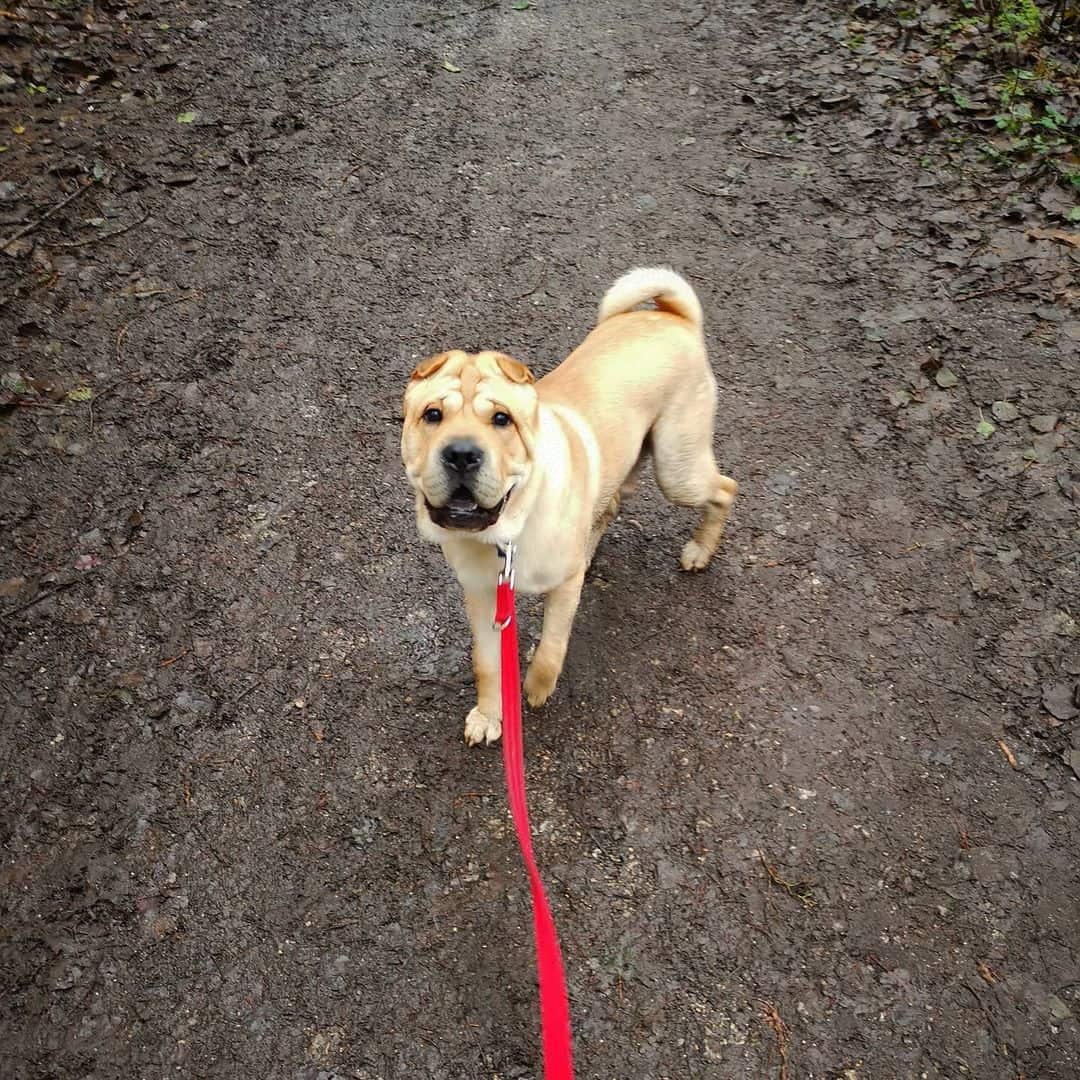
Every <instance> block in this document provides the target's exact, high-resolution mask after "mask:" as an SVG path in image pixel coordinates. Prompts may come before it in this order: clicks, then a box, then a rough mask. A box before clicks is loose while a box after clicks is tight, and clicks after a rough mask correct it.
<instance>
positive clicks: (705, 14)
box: [686, 4, 713, 30]
mask: <svg viewBox="0 0 1080 1080" xmlns="http://www.w3.org/2000/svg"><path fill="white" fill-rule="evenodd" d="M712 13H713V6H712V4H706V5H705V10H704V11H703V12H702V13H701V15H700V16H699V17H698V18H696V19H695V20H694V21H693V22H689V23H687V24H686V29H687V30H696V29H697V28H698V27H699V26H700V25H701V24H702V23H703V22H704V21H705V20H706V19H707V18H708V17H709V16H710V15H711V14H712Z"/></svg>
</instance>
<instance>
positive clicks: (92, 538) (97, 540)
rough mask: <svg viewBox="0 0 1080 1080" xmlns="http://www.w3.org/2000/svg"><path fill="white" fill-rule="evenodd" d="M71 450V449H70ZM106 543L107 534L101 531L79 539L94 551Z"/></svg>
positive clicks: (92, 532) (85, 546) (92, 530)
mask: <svg viewBox="0 0 1080 1080" xmlns="http://www.w3.org/2000/svg"><path fill="white" fill-rule="evenodd" d="M69 449H70V448H69ZM104 543H105V534H104V533H103V532H102V531H101V530H100V529H91V530H90V531H89V532H84V533H83V534H82V535H81V536H80V537H79V544H80V546H82V547H84V548H89V549H91V550H94V549H96V548H99V547H101V545H102V544H104Z"/></svg>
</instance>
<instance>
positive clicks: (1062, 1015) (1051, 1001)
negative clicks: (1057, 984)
mask: <svg viewBox="0 0 1080 1080" xmlns="http://www.w3.org/2000/svg"><path fill="white" fill-rule="evenodd" d="M1046 1004H1047V1005H1048V1006H1049V1007H1050V1015H1051V1016H1052V1017H1053V1018H1054V1019H1055V1020H1067V1019H1068V1018H1069V1017H1070V1016H1072V1009H1070V1008H1069V1006H1068V1005H1066V1004H1065V1002H1064V1001H1062V1000H1061V998H1059V997H1058V996H1057V994H1048V995H1047V996H1046Z"/></svg>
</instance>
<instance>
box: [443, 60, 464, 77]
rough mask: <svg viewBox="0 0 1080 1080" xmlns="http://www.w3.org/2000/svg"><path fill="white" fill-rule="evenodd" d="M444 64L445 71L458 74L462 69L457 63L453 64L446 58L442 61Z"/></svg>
mask: <svg viewBox="0 0 1080 1080" xmlns="http://www.w3.org/2000/svg"><path fill="white" fill-rule="evenodd" d="M442 66H443V70H444V71H450V72H453V73H454V74H455V75H457V74H458V72H459V71H461V68H459V67H458V66H457V64H451V63H450V61H449V60H444V61H443V62H442Z"/></svg>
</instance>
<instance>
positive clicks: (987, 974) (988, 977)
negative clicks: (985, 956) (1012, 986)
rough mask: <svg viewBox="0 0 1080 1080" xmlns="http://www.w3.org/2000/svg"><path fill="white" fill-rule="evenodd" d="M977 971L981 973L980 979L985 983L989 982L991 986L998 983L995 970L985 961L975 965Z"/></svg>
mask: <svg viewBox="0 0 1080 1080" xmlns="http://www.w3.org/2000/svg"><path fill="white" fill-rule="evenodd" d="M975 970H976V971H977V972H978V973H979V977H980V978H981V979H982V980H983V981H984V982H988V983H989V984H990V985H991V986H993V985H994V983H996V982H997V981H998V980H997V974H996V973H995V972H994V969H993V968H992V967H991V966H990V965H989V964H988V963H987V962H986V961H985V960H980V961H979V962H978V963H977V964H976V965H975Z"/></svg>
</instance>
